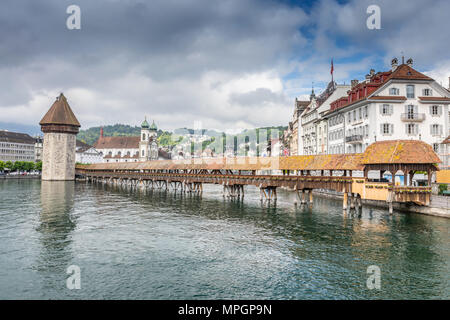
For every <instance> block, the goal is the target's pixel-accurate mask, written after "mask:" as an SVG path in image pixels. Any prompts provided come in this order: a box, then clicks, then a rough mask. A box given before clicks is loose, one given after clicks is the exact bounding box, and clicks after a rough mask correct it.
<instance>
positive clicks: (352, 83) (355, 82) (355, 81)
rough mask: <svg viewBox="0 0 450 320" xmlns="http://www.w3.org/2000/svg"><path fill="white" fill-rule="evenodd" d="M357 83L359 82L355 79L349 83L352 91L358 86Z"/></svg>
mask: <svg viewBox="0 0 450 320" xmlns="http://www.w3.org/2000/svg"><path fill="white" fill-rule="evenodd" d="M358 82H359V81H358V80H357V79H354V80H352V81H351V85H352V89H353V88H354V87H355V86H356V85H357V84H358Z"/></svg>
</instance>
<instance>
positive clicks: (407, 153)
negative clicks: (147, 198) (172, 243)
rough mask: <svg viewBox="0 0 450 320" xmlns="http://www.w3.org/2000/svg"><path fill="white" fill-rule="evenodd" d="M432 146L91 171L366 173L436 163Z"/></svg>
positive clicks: (396, 143)
mask: <svg viewBox="0 0 450 320" xmlns="http://www.w3.org/2000/svg"><path fill="white" fill-rule="evenodd" d="M439 162H440V159H439V157H438V156H437V155H436V153H435V152H434V151H433V149H432V148H431V146H430V145H429V144H427V143H425V142H423V141H418V140H391V141H379V142H375V143H373V144H371V145H370V146H369V147H367V149H366V151H365V152H364V153H354V154H326V155H308V156H290V157H236V158H197V159H187V160H154V161H146V162H119V163H96V164H91V165H87V166H78V168H82V167H85V168H88V169H91V170H186V169H187V170H201V169H205V170H277V169H279V170H363V169H364V166H365V165H371V164H435V163H439Z"/></svg>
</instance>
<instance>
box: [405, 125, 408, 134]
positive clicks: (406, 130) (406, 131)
mask: <svg viewBox="0 0 450 320" xmlns="http://www.w3.org/2000/svg"><path fill="white" fill-rule="evenodd" d="M405 133H406V134H408V124H405Z"/></svg>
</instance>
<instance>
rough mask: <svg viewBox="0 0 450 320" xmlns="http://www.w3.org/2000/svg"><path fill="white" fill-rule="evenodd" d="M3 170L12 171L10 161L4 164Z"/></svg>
mask: <svg viewBox="0 0 450 320" xmlns="http://www.w3.org/2000/svg"><path fill="white" fill-rule="evenodd" d="M5 168H6V169H9V170H12V168H13V163H12V162H11V161H6V162H5Z"/></svg>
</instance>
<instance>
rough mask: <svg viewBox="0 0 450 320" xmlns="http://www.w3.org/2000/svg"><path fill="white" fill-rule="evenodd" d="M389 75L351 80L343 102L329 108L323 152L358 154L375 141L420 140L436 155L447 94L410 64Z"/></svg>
mask: <svg viewBox="0 0 450 320" xmlns="http://www.w3.org/2000/svg"><path fill="white" fill-rule="evenodd" d="M391 67H392V68H391V70H389V71H385V72H378V73H375V71H374V70H371V71H370V73H369V74H368V75H367V76H366V79H365V80H364V81H362V82H358V81H357V80H353V81H352V86H351V89H350V90H349V92H348V95H347V96H346V97H342V98H340V99H337V100H335V101H333V102H332V103H331V108H330V111H329V112H327V113H326V114H325V118H326V119H328V128H329V132H328V136H329V137H328V140H329V148H328V149H329V150H328V151H329V153H360V152H364V150H365V149H366V148H367V146H368V145H370V144H371V143H373V142H376V141H384V140H394V139H404V140H411V139H414V140H422V141H425V142H426V143H428V144H430V145H431V146H432V147H433V149H434V150H435V151H436V153H438V154H439V152H440V149H441V148H442V141H443V140H444V139H445V137H447V136H448V134H449V117H450V116H449V111H450V110H449V104H450V92H449V91H448V90H447V89H445V88H443V87H442V86H441V85H439V84H438V83H437V82H436V81H434V80H433V79H431V78H430V77H428V76H426V75H424V74H422V73H420V72H418V71H416V70H415V69H413V68H412V59H409V60H408V61H407V62H406V63H402V64H401V65H398V60H397V59H393V60H392V64H391Z"/></svg>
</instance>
